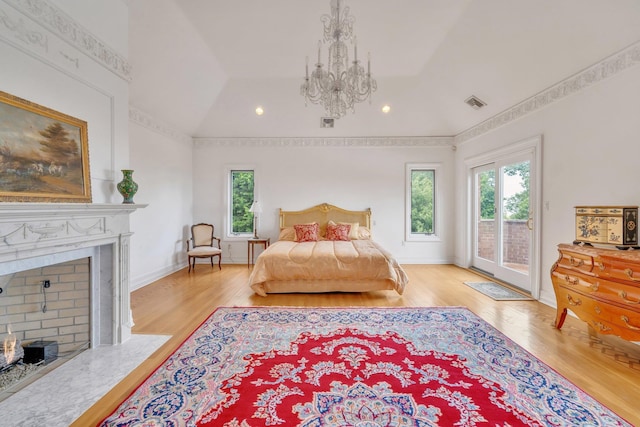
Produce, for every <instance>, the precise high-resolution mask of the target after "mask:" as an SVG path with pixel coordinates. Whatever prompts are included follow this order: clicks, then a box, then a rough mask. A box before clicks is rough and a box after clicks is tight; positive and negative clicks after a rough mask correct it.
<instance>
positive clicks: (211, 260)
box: [209, 257, 213, 268]
mask: <svg viewBox="0 0 640 427" xmlns="http://www.w3.org/2000/svg"><path fill="white" fill-rule="evenodd" d="M209 259H210V260H211V268H213V257H211V258H209Z"/></svg>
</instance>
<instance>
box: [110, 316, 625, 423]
mask: <svg viewBox="0 0 640 427" xmlns="http://www.w3.org/2000/svg"><path fill="white" fill-rule="evenodd" d="M102 425H104V426H134V425H135V426H149V427H151V426H169V427H172V426H182V425H188V426H224V427H249V426H251V427H253V426H293V425H299V426H305V427H312V426H313V427H316V426H318V427H319V426H358V427H374V426H376V427H377V426H397V427H402V426H491V427H494V426H500V427H511V426H630V424H628V423H626V422H625V421H624V420H622V419H620V418H619V417H617V416H616V415H615V414H614V413H612V412H611V411H610V410H608V409H607V408H605V407H603V406H602V405H600V404H599V403H598V402H596V401H595V400H593V399H592V398H591V397H589V396H588V395H587V394H585V393H584V392H582V391H581V390H579V389H578V388H577V387H575V386H574V385H573V384H571V383H570V382H569V381H568V380H566V379H565V378H563V377H562V376H560V375H558V374H557V373H556V372H555V371H553V370H552V369H551V368H550V367H548V366H547V365H545V364H544V363H542V362H541V361H539V360H538V359H536V358H535V357H533V356H532V355H531V354H529V353H528V352H526V351H525V350H524V349H522V348H521V347H519V346H518V345H517V344H515V343H514V342H512V341H511V340H509V339H508V338H507V337H506V336H504V335H503V334H501V333H500V332H499V331H497V330H496V329H494V328H493V327H492V326H490V325H488V324H487V323H486V322H484V321H483V320H482V319H480V318H479V317H477V316H476V315H475V314H473V313H471V312H470V311H469V310H467V309H465V308H460V307H446V308H285V307H277V308H273V307H269V308H267V307H264V308H254V307H245V308H219V309H217V310H216V311H215V312H214V313H213V314H212V315H211V317H210V318H209V319H208V320H207V321H205V322H204V323H203V324H202V325H201V326H200V327H199V328H198V329H197V330H196V331H195V332H194V333H193V334H192V335H191V336H190V337H189V338H188V339H187V340H186V341H185V343H184V344H183V345H182V346H181V347H180V348H179V349H178V350H177V351H176V352H175V353H174V354H173V355H172V356H170V357H169V358H168V359H167V360H166V361H165V363H163V364H162V365H161V366H160V367H159V368H158V369H157V370H156V371H155V372H154V373H153V374H152V375H151V376H150V377H149V378H148V379H147V380H146V381H145V382H144V383H143V384H142V385H141V386H140V387H139V388H138V389H137V390H136V391H135V392H134V393H133V394H132V395H131V396H130V397H129V398H128V399H127V400H126V401H124V402H123V403H122V405H121V406H120V407H119V408H118V409H117V410H116V411H115V412H114V413H113V414H112V415H111V416H110V417H109V418H107V419H106V420H105V421H104V422H103V423H102Z"/></svg>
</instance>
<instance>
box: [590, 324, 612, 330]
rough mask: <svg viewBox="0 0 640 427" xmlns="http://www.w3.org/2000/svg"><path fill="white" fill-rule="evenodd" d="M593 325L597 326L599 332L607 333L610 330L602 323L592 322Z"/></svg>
mask: <svg viewBox="0 0 640 427" xmlns="http://www.w3.org/2000/svg"><path fill="white" fill-rule="evenodd" d="M593 325H594V326H597V327H598V329H600V332H608V331H610V330H611V328H610V327H608V326H605V325H604V323H602V322H593Z"/></svg>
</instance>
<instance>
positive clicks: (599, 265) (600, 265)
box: [598, 262, 604, 271]
mask: <svg viewBox="0 0 640 427" xmlns="http://www.w3.org/2000/svg"><path fill="white" fill-rule="evenodd" d="M598 268H599V269H600V271H604V263H603V262H599V263H598Z"/></svg>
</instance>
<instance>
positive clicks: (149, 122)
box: [129, 105, 193, 144]
mask: <svg viewBox="0 0 640 427" xmlns="http://www.w3.org/2000/svg"><path fill="white" fill-rule="evenodd" d="M129 120H130V121H132V122H134V123H136V124H138V125H140V126H142V127H145V128H147V129H149V130H152V131H154V132H157V133H160V134H163V135H165V136H168V137H169V138H171V139H173V140H175V141H179V142H182V143H188V144H191V143H192V142H193V139H192V138H191V137H190V136H189V135H187V134H185V133H184V132H181V131H179V130H177V129H174V128H172V127H171V126H169V125H167V124H166V123H163V122H162V121H160V120H158V119H156V118H155V117H153V116H152V115H150V114H147V113H145V112H144V111H142V110H140V109H139V108H136V107H134V106H132V105H130V106H129Z"/></svg>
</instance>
